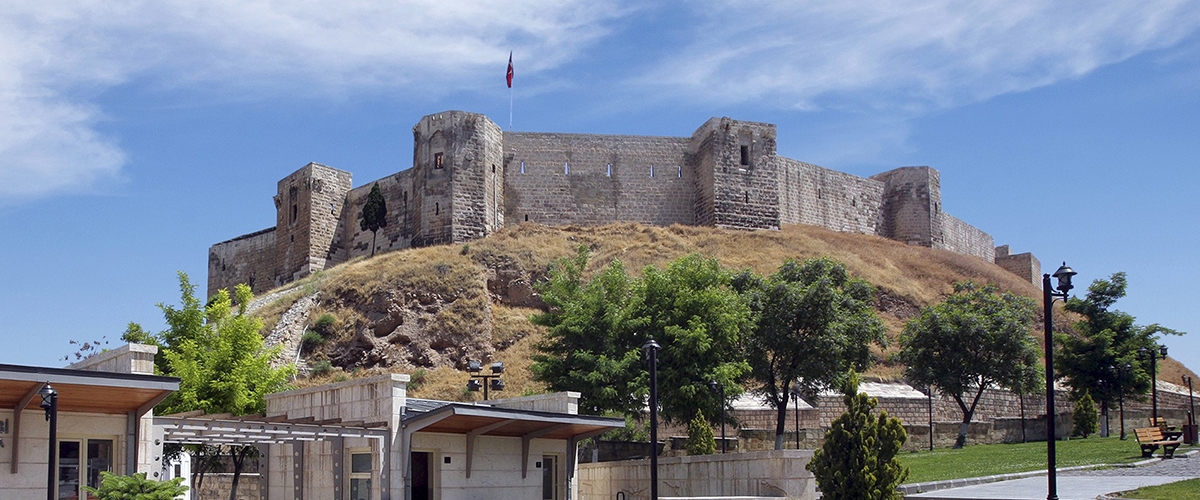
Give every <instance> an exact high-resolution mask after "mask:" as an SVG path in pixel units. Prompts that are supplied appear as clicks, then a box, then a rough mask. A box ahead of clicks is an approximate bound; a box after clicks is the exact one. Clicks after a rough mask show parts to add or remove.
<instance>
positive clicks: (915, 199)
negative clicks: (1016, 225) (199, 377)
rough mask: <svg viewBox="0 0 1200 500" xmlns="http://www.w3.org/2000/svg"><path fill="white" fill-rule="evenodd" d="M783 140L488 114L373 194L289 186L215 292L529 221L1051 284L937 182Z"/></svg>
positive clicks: (441, 137) (422, 149)
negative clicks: (795, 246)
mask: <svg viewBox="0 0 1200 500" xmlns="http://www.w3.org/2000/svg"><path fill="white" fill-rule="evenodd" d="M775 138H776V128H775V125H773V124H769V123H758V122H747V121H739V120H733V119H731V118H712V119H710V120H708V121H707V122H705V123H704V124H703V125H701V126H700V127H699V128H698V129H696V132H695V133H693V134H692V135H691V136H690V137H657V136H631V135H597V134H568V133H554V132H512V131H508V132H506V131H503V130H501V129H500V127H499V126H498V125H496V124H495V123H494V122H492V121H491V120H490V119H488V118H487V117H486V116H484V115H481V114H477V113H470V112H465V111H446V112H442V113H437V114H432V115H428V116H425V117H423V118H422V119H421V120H420V122H418V123H417V124H416V126H414V127H413V164H412V168H409V169H406V170H402V171H400V172H397V173H395V174H392V175H389V176H387V177H384V178H382V179H377V180H374V181H371V182H368V183H366V184H363V185H361V186H359V187H357V188H356V187H353V184H352V176H351V174H350V172H347V171H344V170H339V169H336V168H332V167H329V166H325V165H321V164H318V163H309V164H308V165H305V166H304V167H302V168H300V169H299V170H297V171H295V172H293V173H292V174H290V175H288V176H287V177H284V178H283V179H282V180H280V181H279V183H278V186H277V191H276V194H275V196H274V201H275V209H276V223H275V227H273V228H267V229H264V230H261V231H256V232H254V233H250V234H246V235H243V236H239V237H236V238H233V239H231V240H227V241H224V242H221V243H217V244H215V245H213V246H212V247H211V248H210V249H209V259H208V294H209V295H212V294H213V293H215V292H216V291H217V290H219V289H221V288H228V287H232V286H233V285H234V284H237V283H248V284H249V285H250V286H251V288H252V289H253V290H254V291H255V292H256V293H259V292H262V291H265V290H269V289H271V288H274V287H276V286H279V285H283V284H285V283H288V282H291V281H294V280H296V279H299V278H302V277H304V276H307V275H308V274H311V273H313V272H316V271H319V270H322V269H325V268H327V267H331V266H333V265H336V264H338V263H341V262H345V261H347V260H349V259H351V258H354V257H357V256H360V255H370V254H371V253H379V252H387V251H391V250H399V249H404V248H412V247H420V246H428V245H437V244H443V243H460V242H466V241H470V240H474V239H478V238H482V237H484V236H487V235H488V234H491V233H493V232H495V231H497V230H499V229H500V228H503V227H504V226H505V225H506V224H515V223H520V222H526V221H531V222H538V223H541V224H547V225H569V224H576V225H601V224H607V223H611V222H639V223H643V224H648V225H659V226H665V225H670V224H685V225H697V226H710V227H720V228H732V229H747V230H753V229H778V228H779V227H780V226H781V225H782V224H809V225H815V226H821V227H824V228H827V229H831V230H835V231H842V232H854V233H863V234H875V235H879V236H883V237H886V238H890V239H894V240H898V241H902V242H905V243H908V244H910V245H920V246H926V247H931V248H939V249H945V250H949V251H952V252H957V253H961V254H966V255H973V256H976V257H979V258H981V259H983V260H985V261H988V262H993V263H997V264H999V265H1001V266H1003V267H1004V268H1005V269H1008V270H1010V271H1012V272H1014V273H1016V274H1017V275H1019V276H1021V277H1022V278H1025V279H1027V280H1029V281H1030V282H1031V283H1033V284H1035V285H1037V284H1039V283H1040V281H1039V278H1040V274H1041V267H1040V264H1039V263H1038V261H1037V259H1036V258H1034V257H1033V256H1032V255H1031V254H1028V253H1025V254H1018V255H1010V254H1009V250H1008V247H1007V245H1006V246H1003V247H999V248H997V247H996V246H995V245H994V243H993V240H992V236H991V235H989V234H988V233H986V232H984V231H982V230H980V229H978V228H975V227H974V226H971V225H970V224H967V223H966V222H963V221H961V220H959V219H957V218H955V217H953V216H951V215H949V214H947V213H945V212H944V211H943V210H942V203H941V185H940V184H941V180H940V174H939V172H938V171H937V170H935V169H933V168H930V167H900V168H897V169H894V170H889V171H887V172H883V173H880V174H876V175H873V176H871V177H869V178H863V177H858V176H856V175H852V174H847V173H844V172H839V171H836V170H831V169H828V168H824V167H820V166H817V165H813V164H810V163H805V162H802V161H798V160H794V159H791V158H785V157H781V156H778V155H777V154H776V140H775ZM375 185H378V186H379V188H380V190H381V191H382V193H383V195H384V199H385V201H386V205H387V225H386V226H384V227H383V228H381V229H379V231H378V234H377V235H375V237H374V238H372V233H371V231H368V230H363V229H361V226H360V224H359V220H360V219H361V218H362V211H363V206H364V204H365V203H366V200H367V196H368V194H369V193H370V191H371V189H372V188H373V187H374V186H375ZM372 242H374V243H372ZM372 244H374V246H375V248H374V249H372V248H371V246H372Z"/></svg>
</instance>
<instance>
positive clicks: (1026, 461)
mask: <svg viewBox="0 0 1200 500" xmlns="http://www.w3.org/2000/svg"><path fill="white" fill-rule="evenodd" d="M1055 448H1056V450H1057V456H1058V459H1057V463H1058V467H1059V468H1060V469H1061V468H1063V467H1071V466H1075V465H1091V464H1121V463H1129V462H1136V461H1138V460H1141V459H1142V452H1141V449H1140V448H1139V447H1138V444H1137V440H1136V439H1134V438H1133V437H1132V436H1130V437H1129V439H1127V440H1125V441H1121V440H1120V439H1119V438H1117V437H1115V436H1114V437H1108V438H1099V437H1090V438H1088V439H1072V440H1070V441H1059V442H1058V443H1057V446H1056V447H1055ZM1188 449H1189V448H1188V447H1183V448H1180V449H1179V450H1177V451H1176V453H1177V454H1178V453H1183V452H1184V451H1187V450H1188ZM1158 455H1159V454H1155V456H1158ZM899 458H900V462H901V463H903V464H904V465H905V466H907V467H908V471H909V473H908V480H907V481H905V482H906V483H923V482H926V481H940V480H943V479H959V478H964V477H978V476H991V475H993V474H1008V473H1012V472H1025V471H1033V470H1045V469H1046V443H1045V442H1044V441H1039V442H1034V443H1016V444H979V445H967V446H966V447H965V448H963V449H961V450H952V449H949V448H941V449H935V450H933V451H920V452H915V453H904V454H901V455H900V456H899Z"/></svg>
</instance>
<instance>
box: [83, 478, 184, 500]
mask: <svg viewBox="0 0 1200 500" xmlns="http://www.w3.org/2000/svg"><path fill="white" fill-rule="evenodd" d="M182 482H183V478H182V477H177V478H175V479H172V480H170V481H154V480H151V479H146V473H144V472H139V473H137V474H132V475H128V476H118V475H116V474H113V473H111V472H108V471H101V472H100V487H99V488H92V487H90V486H88V487H86V488H87V491H88V493H91V494H92V495H96V497H97V498H99V499H100V500H175V498H178V497H179V496H180V495H183V493H184V492H185V491H187V490H188V488H187V486H184V485H182V484H180V483H182Z"/></svg>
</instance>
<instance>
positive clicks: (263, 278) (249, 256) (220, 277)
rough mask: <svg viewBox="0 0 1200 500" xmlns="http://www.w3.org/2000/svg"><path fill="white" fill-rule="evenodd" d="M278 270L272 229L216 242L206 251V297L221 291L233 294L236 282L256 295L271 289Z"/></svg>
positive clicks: (273, 230) (273, 229)
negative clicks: (243, 284) (247, 286)
mask: <svg viewBox="0 0 1200 500" xmlns="http://www.w3.org/2000/svg"><path fill="white" fill-rule="evenodd" d="M277 267H278V264H277V263H276V262H275V228H273V227H271V228H267V229H263V230H262V231H258V232H255V233H250V234H247V235H243V236H238V237H237V238H234V239H232V240H227V241H222V242H220V243H217V244H216V245H213V246H212V247H211V248H209V249H208V295H210V296H211V295H212V294H214V293H217V290H221V289H227V290H229V291H230V293H232V292H233V286H234V285H236V284H238V283H246V284H248V285H250V289H252V290H254V292H255V293H258V292H261V291H264V290H270V289H271V288H272V287H274V286H275V276H276V274H277V272H276V268H277Z"/></svg>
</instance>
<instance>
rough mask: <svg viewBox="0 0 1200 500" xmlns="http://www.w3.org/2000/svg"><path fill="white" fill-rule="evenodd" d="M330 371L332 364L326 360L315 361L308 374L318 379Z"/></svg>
mask: <svg viewBox="0 0 1200 500" xmlns="http://www.w3.org/2000/svg"><path fill="white" fill-rule="evenodd" d="M332 371H333V363H330V362H329V360H328V359H322V360H320V361H317V362H316V363H313V364H312V366H310V367H309V368H308V374H309V375H310V376H313V377H319V376H321V375H324V374H326V373H329V372H332Z"/></svg>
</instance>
